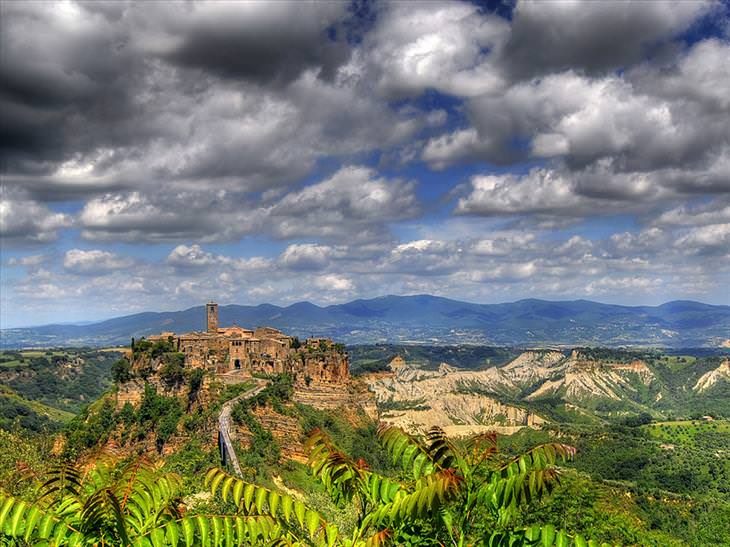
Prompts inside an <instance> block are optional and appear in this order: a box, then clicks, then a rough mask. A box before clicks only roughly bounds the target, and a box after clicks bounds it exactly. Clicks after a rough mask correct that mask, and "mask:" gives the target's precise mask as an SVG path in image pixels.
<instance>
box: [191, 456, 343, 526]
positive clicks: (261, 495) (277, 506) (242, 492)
mask: <svg viewBox="0 0 730 547" xmlns="http://www.w3.org/2000/svg"><path fill="white" fill-rule="evenodd" d="M229 479H233V480H232V481H230V480H229ZM205 483H206V484H207V485H208V486H209V487H210V489H211V493H212V494H213V495H214V496H215V495H220V496H221V498H222V499H223V501H229V500H230V501H232V502H233V503H234V504H235V505H236V506H237V507H238V508H239V510H240V511H241V512H242V516H241V515H237V517H241V518H243V517H261V519H260V520H255V519H254V520H247V521H246V522H249V523H250V522H256V523H258V524H257V525H258V526H263V525H269V524H270V525H271V526H277V525H278V524H279V523H281V524H284V525H286V526H287V527H288V528H289V527H291V526H298V528H299V529H301V530H302V531H304V532H305V533H306V534H307V535H308V537H309V538H310V539H313V540H314V539H315V538H318V539H321V538H322V537H323V536H324V535H325V534H326V531H327V528H328V526H332V525H330V524H328V523H327V521H326V520H325V519H324V517H322V516H321V515H320V514H319V513H318V512H317V511H314V510H313V509H310V508H309V507H307V506H306V505H305V504H304V503H302V502H301V501H299V500H295V499H293V498H291V497H289V496H287V495H285V494H281V493H279V492H273V491H271V490H268V489H267V488H264V487H263V486H258V485H255V484H251V483H247V482H245V481H243V480H241V479H239V478H237V477H233V476H232V475H230V474H228V473H227V472H225V471H224V470H222V469H219V468H213V469H211V470H209V471H208V473H207V474H206V477H205Z"/></svg>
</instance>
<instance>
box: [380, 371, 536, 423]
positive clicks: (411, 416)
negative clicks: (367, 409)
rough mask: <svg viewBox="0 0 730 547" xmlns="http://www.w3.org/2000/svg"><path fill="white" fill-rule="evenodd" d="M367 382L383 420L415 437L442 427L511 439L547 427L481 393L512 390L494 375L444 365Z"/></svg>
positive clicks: (533, 415) (533, 417) (394, 373)
mask: <svg viewBox="0 0 730 547" xmlns="http://www.w3.org/2000/svg"><path fill="white" fill-rule="evenodd" d="M366 381H367V382H369V384H370V389H371V390H372V392H373V393H374V395H375V398H376V400H377V403H378V407H379V409H380V413H381V415H380V419H381V420H382V421H384V422H387V423H391V424H393V425H397V426H399V427H403V428H404V429H406V430H408V431H411V432H423V431H425V430H427V429H428V428H430V427H432V426H439V427H441V428H442V429H444V431H446V432H447V433H448V434H454V435H469V434H472V433H477V432H482V431H486V430H497V431H502V432H504V433H510V432H513V431H515V430H517V429H519V428H520V427H523V426H537V425H539V424H541V423H543V422H544V421H545V420H544V419H543V418H542V417H541V416H539V415H537V414H535V413H532V412H529V411H526V410H524V409H522V408H519V407H516V406H513V405H508V404H504V403H500V402H499V401H497V400H496V399H495V398H493V397H490V396H487V395H484V394H482V393H479V391H481V387H483V386H491V387H492V388H495V389H496V388H498V389H510V390H511V389H513V388H514V385H513V384H512V382H510V381H508V380H506V379H505V378H503V377H501V376H500V375H499V374H497V373H495V371H494V370H492V369H488V370H484V371H476V372H475V371H466V370H460V369H456V368H454V367H451V366H449V365H446V364H442V365H441V366H440V367H439V369H438V370H436V371H427V370H419V369H416V368H413V367H409V366H407V365H403V364H400V363H398V367H397V368H396V370H395V371H394V372H392V373H391V374H377V375H369V376H368V377H367V378H366Z"/></svg>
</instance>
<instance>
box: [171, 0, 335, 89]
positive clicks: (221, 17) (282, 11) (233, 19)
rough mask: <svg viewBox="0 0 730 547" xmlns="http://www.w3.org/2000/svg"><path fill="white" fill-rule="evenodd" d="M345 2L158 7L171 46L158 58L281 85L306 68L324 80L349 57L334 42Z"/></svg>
mask: <svg viewBox="0 0 730 547" xmlns="http://www.w3.org/2000/svg"><path fill="white" fill-rule="evenodd" d="M346 7H347V4H346V3H345V2H301V1H298V2H272V3H267V4H261V3H247V2H212V3H208V4H197V5H196V4H192V5H185V6H176V5H165V6H163V8H162V9H163V10H164V18H165V22H164V23H163V25H164V28H166V30H167V31H168V34H169V37H168V39H169V40H170V41H171V46H170V47H169V49H168V51H165V52H163V55H164V57H165V58H167V59H168V60H170V61H172V62H173V63H175V64H179V65H181V66H185V67H192V68H199V69H201V70H203V71H210V72H214V73H216V74H218V75H220V76H223V77H226V78H243V79H247V80H251V81H256V82H261V83H264V84H269V83H274V84H281V85H285V84H288V83H290V82H292V81H293V80H295V79H296V78H298V77H299V75H300V74H301V73H302V72H303V71H304V70H305V69H308V68H317V69H318V70H319V71H320V75H321V76H322V77H324V78H328V79H329V78H331V77H332V76H333V74H334V71H335V69H336V68H337V67H338V66H340V65H341V64H342V63H343V62H344V61H346V60H347V58H348V56H349V48H348V47H347V44H346V43H344V42H343V41H342V40H339V41H338V40H337V39H336V37H337V34H336V30H337V25H338V23H340V22H341V21H342V20H343V18H344V16H345V15H346Z"/></svg>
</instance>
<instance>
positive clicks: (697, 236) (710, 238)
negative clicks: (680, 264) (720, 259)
mask: <svg viewBox="0 0 730 547" xmlns="http://www.w3.org/2000/svg"><path fill="white" fill-rule="evenodd" d="M674 246H675V247H677V248H680V249H686V250H687V251H688V252H689V253H696V254H701V255H704V254H719V255H724V256H727V257H730V222H726V223H723V224H708V225H707V226H699V227H695V228H691V229H689V230H688V231H687V232H686V233H684V234H683V235H682V236H681V237H679V239H677V241H676V242H675V244H674Z"/></svg>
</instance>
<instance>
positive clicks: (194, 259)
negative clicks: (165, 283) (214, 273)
mask: <svg viewBox="0 0 730 547" xmlns="http://www.w3.org/2000/svg"><path fill="white" fill-rule="evenodd" d="M166 262H167V263H168V264H169V265H171V266H177V267H183V268H186V267H201V266H210V265H212V264H216V263H218V262H219V260H218V259H217V257H215V256H214V255H213V254H212V253H208V252H205V251H203V250H202V249H201V248H200V245H190V246H188V245H178V246H177V247H175V248H174V249H173V250H172V251H170V254H169V255H168V256H167V260H166Z"/></svg>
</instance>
